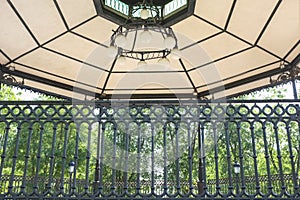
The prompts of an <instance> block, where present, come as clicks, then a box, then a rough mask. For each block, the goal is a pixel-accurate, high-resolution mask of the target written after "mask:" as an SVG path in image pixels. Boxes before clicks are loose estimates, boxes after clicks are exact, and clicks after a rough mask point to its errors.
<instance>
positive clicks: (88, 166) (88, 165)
mask: <svg viewBox="0 0 300 200" xmlns="http://www.w3.org/2000/svg"><path fill="white" fill-rule="evenodd" d="M91 126H92V125H91V124H90V123H88V138H87V139H88V140H87V151H86V157H85V159H86V163H85V184H84V193H85V194H88V192H89V191H88V189H89V182H90V181H89V172H90V159H91V134H92V133H91V132H92V127H91Z"/></svg>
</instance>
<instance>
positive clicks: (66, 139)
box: [59, 123, 68, 194]
mask: <svg viewBox="0 0 300 200" xmlns="http://www.w3.org/2000/svg"><path fill="white" fill-rule="evenodd" d="M60 131H61V134H63V132H64V137H63V140H64V144H63V152H62V157H61V158H62V161H61V162H62V166H61V176H60V188H59V189H60V193H61V194H65V191H64V189H65V186H64V184H65V179H64V177H65V170H66V162H67V161H66V159H67V145H68V131H66V128H64V131H63V123H60ZM61 137H62V135H61Z"/></svg>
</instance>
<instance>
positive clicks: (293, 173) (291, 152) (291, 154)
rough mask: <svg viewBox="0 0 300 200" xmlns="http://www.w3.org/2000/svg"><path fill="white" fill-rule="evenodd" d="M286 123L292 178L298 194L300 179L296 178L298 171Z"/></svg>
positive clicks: (288, 127)
mask: <svg viewBox="0 0 300 200" xmlns="http://www.w3.org/2000/svg"><path fill="white" fill-rule="evenodd" d="M290 122H291V121H289V122H286V133H287V137H288V146H289V153H290V159H291V168H292V176H293V185H294V194H296V192H297V190H298V187H297V186H298V180H297V179H298V177H297V176H296V170H295V161H294V158H295V156H294V154H293V147H292V139H291V132H290V128H291V127H290V126H289V124H287V123H290Z"/></svg>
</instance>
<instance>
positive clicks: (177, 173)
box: [175, 123, 180, 194]
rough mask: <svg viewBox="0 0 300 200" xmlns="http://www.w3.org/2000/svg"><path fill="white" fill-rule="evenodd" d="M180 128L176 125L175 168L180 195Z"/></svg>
mask: <svg viewBox="0 0 300 200" xmlns="http://www.w3.org/2000/svg"><path fill="white" fill-rule="evenodd" d="M178 126H179V124H177V123H176V124H175V167H176V172H175V173H176V189H177V193H178V194H179V193H180V178H179V170H180V168H179V159H180V156H179V153H180V152H179V143H178Z"/></svg>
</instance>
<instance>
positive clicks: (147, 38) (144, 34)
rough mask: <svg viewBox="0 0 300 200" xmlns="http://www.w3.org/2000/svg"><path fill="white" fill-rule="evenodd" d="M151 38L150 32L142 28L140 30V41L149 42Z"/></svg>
mask: <svg viewBox="0 0 300 200" xmlns="http://www.w3.org/2000/svg"><path fill="white" fill-rule="evenodd" d="M151 39H152V34H151V32H150V31H148V30H144V31H143V32H141V34H140V40H141V42H142V43H146V44H149V43H150V42H151Z"/></svg>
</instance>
